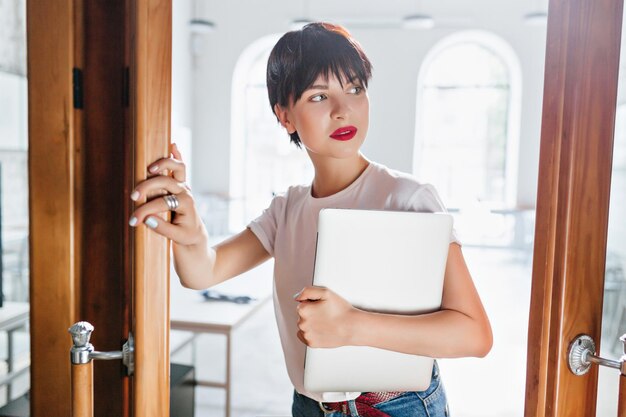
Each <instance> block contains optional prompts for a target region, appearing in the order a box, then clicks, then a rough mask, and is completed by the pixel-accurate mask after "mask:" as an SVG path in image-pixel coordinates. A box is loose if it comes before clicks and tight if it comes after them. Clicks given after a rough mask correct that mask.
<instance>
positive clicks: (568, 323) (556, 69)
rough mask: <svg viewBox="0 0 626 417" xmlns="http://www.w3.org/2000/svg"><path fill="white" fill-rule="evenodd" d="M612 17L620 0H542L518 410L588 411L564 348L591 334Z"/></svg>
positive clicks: (591, 398)
mask: <svg viewBox="0 0 626 417" xmlns="http://www.w3.org/2000/svg"><path fill="white" fill-rule="evenodd" d="M621 24H622V0H599V1H594V2H582V1H568V0H552V1H551V2H550V10H549V20H548V39H547V49H546V64H545V65H546V67H545V68H546V75H545V84H544V85H545V87H544V106H543V119H542V132H541V153H540V166H539V186H538V197H537V221H536V229H535V248H534V261H533V283H532V290H531V306H530V323H529V337H528V365H527V381H526V407H525V416H526V417H548V416H549V417H553V416H554V417H556V416H572V417H575V416H581V417H582V416H585V417H588V416H594V415H595V405H596V384H597V369H595V368H593V369H592V371H591V372H589V373H588V374H587V375H585V376H582V377H577V376H574V375H573V374H572V373H571V372H570V371H569V370H568V368H567V363H566V356H567V355H566V353H567V348H568V345H569V342H570V341H571V340H572V339H573V338H574V337H575V336H576V335H578V334H580V333H586V334H588V335H590V336H591V337H593V338H594V339H595V340H599V338H600V325H601V317H602V296H603V293H602V289H603V282H604V262H605V255H606V253H605V252H606V233H607V224H608V207H609V204H608V203H609V189H610V176H611V160H612V149H613V128H614V122H615V103H616V94H617V73H618V62H619V43H620V30H621Z"/></svg>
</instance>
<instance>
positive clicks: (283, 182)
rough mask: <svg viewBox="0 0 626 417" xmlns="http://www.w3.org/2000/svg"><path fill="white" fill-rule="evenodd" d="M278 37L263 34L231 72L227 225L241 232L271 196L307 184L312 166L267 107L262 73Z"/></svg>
mask: <svg viewBox="0 0 626 417" xmlns="http://www.w3.org/2000/svg"><path fill="white" fill-rule="evenodd" d="M278 38H279V36H278V35H273V36H268V37H265V38H262V39H260V40H258V41H256V42H254V43H253V44H252V45H250V46H249V47H248V48H246V50H245V51H244V52H243V53H242V55H241V57H240V58H239V61H238V62H237V66H236V68H235V74H234V76H233V90H232V94H233V96H232V98H233V99H232V103H233V107H232V113H231V114H232V124H231V169H230V197H231V207H230V210H229V229H230V230H231V231H238V230H241V229H242V228H243V227H245V225H246V224H247V223H248V222H249V221H250V220H252V219H253V218H255V217H257V216H258V215H260V214H261V212H262V211H263V209H265V208H266V207H267V206H268V205H269V203H270V201H271V200H272V196H273V195H274V194H276V193H280V192H282V191H285V190H286V189H287V187H289V186H290V185H293V184H300V183H310V182H311V180H312V178H313V167H312V165H311V163H310V161H309V159H308V158H307V156H306V152H305V151H304V150H303V149H298V148H297V147H296V146H295V145H293V144H292V143H291V142H290V140H289V135H288V134H287V132H286V131H285V130H284V129H283V128H282V127H281V126H280V124H279V123H278V121H277V120H276V116H274V113H273V112H272V110H271V109H270V105H269V100H268V97H267V85H266V82H265V71H266V66H267V59H268V57H269V54H270V51H271V49H272V47H273V46H274V45H275V44H276V42H277V41H278Z"/></svg>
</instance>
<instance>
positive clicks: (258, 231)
mask: <svg viewBox="0 0 626 417" xmlns="http://www.w3.org/2000/svg"><path fill="white" fill-rule="evenodd" d="M286 205H287V197H286V195H282V194H281V195H277V196H275V197H274V198H273V199H272V202H271V203H270V206H269V207H268V208H266V209H265V210H263V213H262V214H261V215H260V216H259V217H257V218H256V219H254V220H252V221H251V222H250V223H249V224H248V226H247V227H248V228H249V229H250V230H251V231H252V233H254V234H255V235H256V237H257V238H258V239H259V241H260V242H261V244H262V245H263V247H264V248H265V250H266V251H267V252H268V253H269V254H270V255H271V256H274V243H275V241H276V231H277V230H278V226H279V224H280V221H281V219H283V218H284V215H285V207H286Z"/></svg>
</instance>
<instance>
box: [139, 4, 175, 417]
mask: <svg viewBox="0 0 626 417" xmlns="http://www.w3.org/2000/svg"><path fill="white" fill-rule="evenodd" d="M131 4H132V5H133V10H132V12H131V16H132V19H131V31H132V37H131V38H132V39H133V44H132V45H133V54H131V60H132V62H131V74H132V76H131V86H132V87H131V97H133V98H134V100H132V99H131V102H132V105H131V111H132V115H133V117H132V119H133V123H134V128H133V132H134V143H135V150H134V158H133V161H134V169H133V171H134V177H135V181H136V183H137V182H140V181H142V180H144V179H146V174H147V166H148V164H150V163H151V162H153V161H155V160H157V159H158V158H162V157H165V156H167V155H168V144H169V137H170V102H171V65H172V3H171V0H134V1H132V2H131ZM133 247H134V268H133V269H134V280H133V299H134V304H133V329H134V332H135V343H136V344H135V377H134V379H133V384H134V390H133V395H134V411H135V413H134V415H135V416H155V417H159V416H168V415H169V371H170V370H169V287H170V286H169V242H168V241H167V240H166V239H165V238H163V237H161V236H160V235H157V234H156V233H152V232H150V231H149V230H148V228H147V227H145V226H140V227H137V228H136V229H135V235H134V244H133Z"/></svg>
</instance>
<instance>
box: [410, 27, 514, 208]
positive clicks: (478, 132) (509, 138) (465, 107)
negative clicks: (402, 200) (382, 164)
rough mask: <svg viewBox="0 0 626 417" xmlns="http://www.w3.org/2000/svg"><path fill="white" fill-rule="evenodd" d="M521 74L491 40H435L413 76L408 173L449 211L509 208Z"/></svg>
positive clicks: (465, 36) (508, 52) (509, 54)
mask: <svg viewBox="0 0 626 417" xmlns="http://www.w3.org/2000/svg"><path fill="white" fill-rule="evenodd" d="M520 90H521V76H520V69H519V64H518V61H517V58H516V56H515V54H514V53H513V51H512V49H511V48H510V47H509V46H508V45H507V44H506V43H505V42H503V41H501V40H500V39H498V38H497V37H495V36H494V35H491V34H488V33H483V32H474V31H472V32H463V33H459V34H455V35H453V36H451V37H449V38H446V39H444V40H442V41H441V42H440V43H439V44H438V45H436V46H435V47H434V48H433V49H432V50H431V51H430V53H429V54H428V55H427V57H426V59H425V60H424V64H423V66H422V69H421V71H420V75H419V79H418V94H417V118H416V120H417V125H416V130H415V132H416V141H415V152H414V164H413V167H414V172H415V174H416V175H417V176H418V178H420V179H422V180H423V181H426V182H430V183H432V184H433V185H435V187H436V188H437V190H438V191H439V193H440V194H441V196H442V199H443V201H444V202H446V204H447V205H448V206H449V207H455V208H460V207H464V206H468V205H471V204H475V203H476V202H481V203H484V204H485V205H486V206H488V207H514V206H515V202H516V192H517V157H518V136H519V113H520V107H521V103H520V93H519V92H520Z"/></svg>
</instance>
